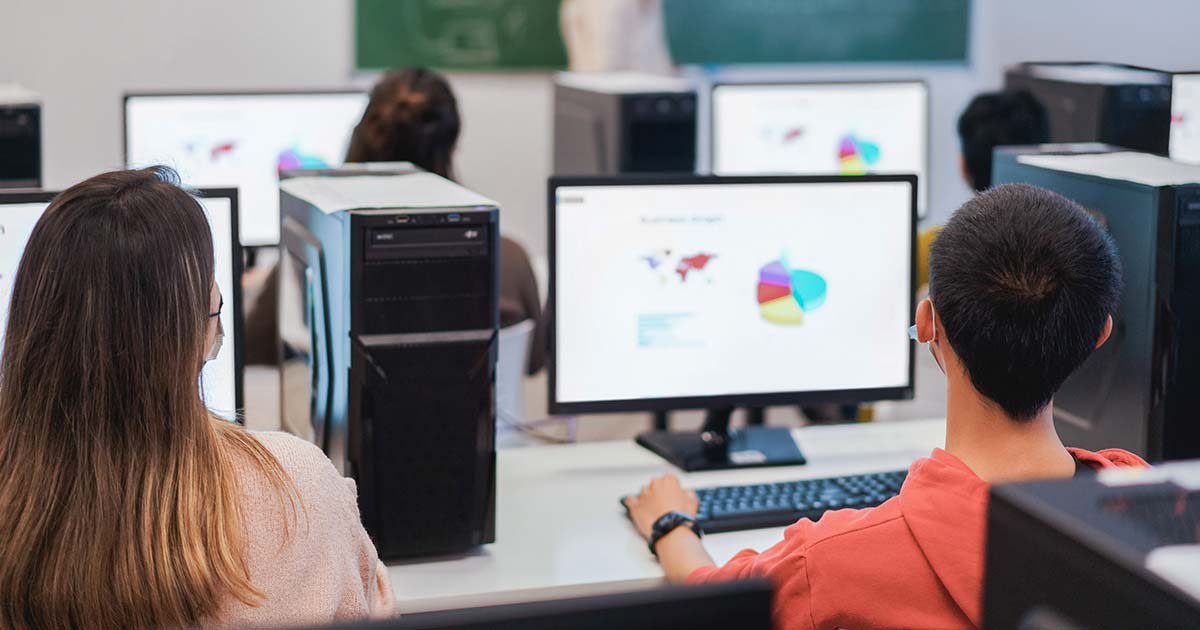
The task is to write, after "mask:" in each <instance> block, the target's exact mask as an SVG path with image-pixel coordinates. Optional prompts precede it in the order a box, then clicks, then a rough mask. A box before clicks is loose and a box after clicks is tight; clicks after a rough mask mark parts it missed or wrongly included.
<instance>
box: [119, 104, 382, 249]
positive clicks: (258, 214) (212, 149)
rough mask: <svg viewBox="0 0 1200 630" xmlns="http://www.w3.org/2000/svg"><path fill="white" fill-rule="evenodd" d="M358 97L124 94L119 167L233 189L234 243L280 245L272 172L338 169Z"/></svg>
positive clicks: (361, 106)
mask: <svg viewBox="0 0 1200 630" xmlns="http://www.w3.org/2000/svg"><path fill="white" fill-rule="evenodd" d="M366 106H367V95H366V94H365V93H363V92H360V91H319V92H270V93H268V92H256V93H224V94H216V93H208V94H206V93H191V94H183V93H179V94H129V95H126V96H125V163H126V165H127V166H129V167H131V168H132V167H139V166H149V165H152V164H166V165H167V166H171V167H173V168H175V169H176V170H177V171H179V174H180V176H181V178H182V179H183V181H184V183H186V184H187V185H189V186H221V187H225V186H229V187H236V188H237V189H238V191H239V195H240V199H241V226H240V233H241V240H242V244H244V245H247V246H257V245H274V244H276V243H278V242H279V175H278V173H279V171H280V170H281V169H295V168H321V167H326V166H338V165H340V164H342V162H343V161H344V160H345V158H346V149H347V148H348V147H349V144H350V134H351V132H352V131H353V130H354V126H355V125H356V124H358V121H359V120H360V119H361V118H362V114H363V111H364V110H365V109H366Z"/></svg>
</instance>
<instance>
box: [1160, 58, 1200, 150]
mask: <svg viewBox="0 0 1200 630" xmlns="http://www.w3.org/2000/svg"><path fill="white" fill-rule="evenodd" d="M1176 77H1197V78H1200V70H1194V71H1187V72H1172V73H1171V124H1172V125H1174V124H1175V123H1174V121H1175V78H1176ZM1174 136H1175V134H1174V132H1173V130H1172V128H1171V127H1168V128H1167V157H1168V158H1170V159H1172V160H1179V158H1177V157H1175V155H1174V153H1175V151H1174V149H1175V147H1174V144H1175V143H1174V142H1173V141H1172V140H1173V139H1174ZM1180 161H1181V162H1185V163H1189V162H1187V161H1186V160H1180Z"/></svg>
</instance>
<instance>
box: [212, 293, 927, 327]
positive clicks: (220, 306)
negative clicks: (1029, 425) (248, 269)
mask: <svg viewBox="0 0 1200 630" xmlns="http://www.w3.org/2000/svg"><path fill="white" fill-rule="evenodd" d="M220 297H221V302H220V304H218V305H217V312H216V313H209V314H208V316H209V317H220V316H221V311H223V310H225V296H224V295H222V296H220ZM914 328H915V327H914Z"/></svg>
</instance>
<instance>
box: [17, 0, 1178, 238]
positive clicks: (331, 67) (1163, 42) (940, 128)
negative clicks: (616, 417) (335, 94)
mask: <svg viewBox="0 0 1200 630" xmlns="http://www.w3.org/2000/svg"><path fill="white" fill-rule="evenodd" d="M973 8H974V10H973V32H972V45H971V60H972V61H971V63H970V64H969V65H967V66H954V65H924V66H907V65H877V66H806V67H798V66H788V67H776V68H762V69H736V70H732V71H731V72H734V73H736V74H737V75H739V76H764V75H765V76H771V77H778V78H792V77H794V78H834V77H837V78H856V77H859V78H887V77H914V76H915V77H922V78H925V79H926V80H927V81H929V83H930V90H931V95H932V107H931V109H932V111H931V130H932V138H931V142H932V144H931V151H930V159H931V162H932V169H931V173H930V178H931V179H930V183H931V217H932V218H933V219H934V220H940V219H943V218H944V217H945V216H947V215H948V214H949V213H950V212H951V211H952V210H953V209H954V208H955V207H956V206H957V205H958V204H959V203H961V202H962V200H963V199H965V198H966V196H967V195H968V191H967V188H966V186H965V185H963V184H962V182H961V180H960V179H959V175H958V165H957V159H958V158H957V156H958V141H957V137H956V135H955V131H954V122H955V119H956V117H957V115H958V113H959V112H960V111H961V109H962V107H963V106H964V105H965V104H966V102H967V101H968V100H969V99H970V97H971V95H972V94H974V93H975V92H977V91H980V90H984V89H995V88H996V87H999V85H1000V82H1001V78H1002V68H1003V66H1004V65H1005V64H1009V63H1013V62H1016V61H1021V60H1025V59H1047V60H1049V59H1063V60H1065V59H1106V60H1113V61H1121V62H1126V63H1136V64H1142V65H1148V66H1157V67H1166V68H1169V69H1193V70H1200V37H1197V36H1196V35H1195V33H1194V31H1195V27H1196V24H1198V23H1200V3H1198V2H1195V1H1194V0H1138V1H1137V2H1127V1H1125V0H974V2H973ZM351 17H352V2H350V1H349V0H322V1H312V2H297V1H296V0H206V1H204V2H162V1H158V0H104V1H101V2H93V1H86V0H3V7H2V8H0V81H9V80H13V81H17V82H19V83H22V84H24V85H26V86H28V87H31V88H33V89H35V90H37V91H39V92H41V93H42V95H43V97H44V99H45V114H44V115H45V118H44V123H43V124H44V133H45V158H44V160H45V163H44V165H45V174H46V184H47V186H48V187H53V188H61V187H63V186H66V185H69V184H71V183H73V182H75V181H78V180H79V179H82V178H84V177H86V176H88V175H90V174H93V173H96V172H99V171H101V170H105V169H110V168H117V167H120V166H121V137H120V103H121V94H122V93H123V92H125V91H131V90H165V89H199V88H211V89H220V88H242V89H253V88H303V87H336V86H342V85H346V84H349V83H356V84H363V85H366V84H369V83H370V77H363V76H358V77H356V76H354V73H353V56H352V55H353V52H352V37H353V35H352V30H353V24H352V19H351ZM452 82H453V84H454V87H455V89H456V91H457V93H458V95H459V99H460V102H461V107H462V109H463V117H464V121H465V123H464V124H465V126H464V130H463V137H462V143H461V149H460V151H459V158H458V170H459V175H460V177H461V179H462V180H463V181H464V183H465V184H467V185H468V186H470V187H473V188H475V189H477V190H479V191H480V192H482V193H484V194H487V195H490V196H492V197H494V198H495V199H497V200H498V201H500V203H501V204H502V207H503V208H504V213H503V224H504V226H505V229H506V230H507V231H508V232H509V233H510V234H512V235H514V236H516V237H517V238H519V239H521V240H523V241H525V242H526V243H527V244H528V245H529V246H530V249H532V250H534V251H535V252H540V251H544V244H545V234H544V232H545V212H546V210H545V178H546V176H547V175H548V174H549V171H550V142H551V139H550V133H551V115H550V113H551V105H552V104H551V94H550V82H549V77H548V75H546V74H541V73H528V74H455V75H453V76H452Z"/></svg>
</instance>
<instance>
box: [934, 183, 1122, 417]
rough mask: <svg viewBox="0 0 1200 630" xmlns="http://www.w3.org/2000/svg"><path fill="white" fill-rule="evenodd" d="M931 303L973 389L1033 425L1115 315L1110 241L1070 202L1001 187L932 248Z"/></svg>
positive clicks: (1116, 272)
mask: <svg viewBox="0 0 1200 630" xmlns="http://www.w3.org/2000/svg"><path fill="white" fill-rule="evenodd" d="M930 274H931V277H930V282H929V297H930V300H931V301H932V302H933V307H934V310H935V312H936V313H937V326H938V327H939V330H941V331H942V332H943V334H944V335H945V338H946V340H947V341H948V342H949V344H950V346H951V348H953V349H954V352H955V354H957V356H958V358H959V359H960V360H961V362H962V364H963V367H964V368H965V370H966V372H967V375H968V376H969V377H970V380H971V383H972V385H974V387H975V389H977V390H978V391H979V392H980V393H981V394H983V395H984V396H986V397H987V398H989V399H990V400H992V401H993V402H995V403H996V404H997V405H999V406H1000V407H1001V408H1002V409H1003V410H1004V412H1005V413H1006V414H1007V415H1009V416H1010V417H1012V418H1014V419H1018V420H1026V419H1030V418H1033V417H1034V416H1036V415H1037V413H1038V412H1039V411H1041V410H1042V409H1044V408H1045V406H1046V405H1047V404H1049V403H1050V402H1051V400H1052V399H1053V397H1054V393H1055V392H1056V391H1058V388H1059V387H1060V386H1062V383H1063V381H1065V380H1066V378H1067V377H1068V376H1069V375H1070V374H1071V373H1072V372H1073V371H1075V369H1076V368H1078V367H1079V366H1080V365H1081V364H1082V363H1083V361H1084V360H1085V359H1086V358H1087V357H1088V355H1089V354H1091V352H1092V351H1093V350H1094V349H1095V346H1096V342H1097V340H1098V339H1099V338H1100V336H1101V334H1102V332H1103V330H1104V327H1105V323H1106V320H1107V318H1108V316H1109V315H1111V314H1113V313H1115V312H1116V308H1117V303H1118V300H1119V297H1120V290H1121V263H1120V259H1119V258H1118V257H1117V250H1116V246H1115V245H1114V244H1113V241H1112V238H1111V237H1110V236H1109V235H1108V234H1107V233H1106V232H1105V231H1104V229H1103V228H1102V227H1101V226H1100V225H1099V224H1098V223H1097V222H1096V221H1095V220H1094V219H1093V218H1092V217H1091V215H1090V214H1089V213H1088V212H1087V211H1086V210H1084V209H1083V208H1082V207H1081V206H1079V205H1078V204H1076V203H1075V202H1073V201H1071V200H1069V199H1067V198H1065V197H1063V196H1061V195H1058V194H1056V193H1053V192H1050V191H1048V190H1044V189H1041V188H1037V187H1034V186H1029V185H1024V184H1005V185H1002V186H997V187H995V188H993V189H991V190H988V191H986V192H983V193H980V194H978V195H976V196H975V197H973V198H972V199H971V200H969V201H967V202H966V203H965V204H963V206H962V208H960V209H959V210H958V212H956V213H955V214H954V216H953V217H951V219H950V221H949V222H948V223H947V224H946V227H945V229H943V230H942V233H941V234H940V235H939V236H938V238H937V239H936V240H935V241H934V242H933V249H932V252H931V270H930Z"/></svg>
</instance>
